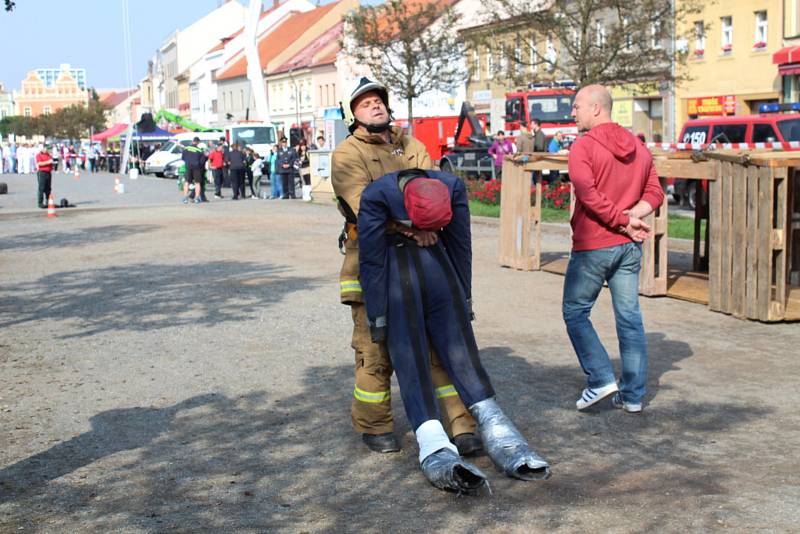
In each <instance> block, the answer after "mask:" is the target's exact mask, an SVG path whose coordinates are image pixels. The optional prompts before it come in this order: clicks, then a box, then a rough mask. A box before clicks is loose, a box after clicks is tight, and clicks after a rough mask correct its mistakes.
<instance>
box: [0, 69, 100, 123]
mask: <svg viewBox="0 0 800 534" xmlns="http://www.w3.org/2000/svg"><path fill="white" fill-rule="evenodd" d="M14 100H15V102H16V108H17V109H16V111H17V113H18V114H19V115H23V116H26V117H37V116H39V115H49V114H51V113H55V112H56V111H58V110H59V109H62V108H66V107H69V106H74V105H80V106H88V105H89V91H88V90H86V89H82V88H81V87H80V85H78V81H77V80H76V79H75V78H73V77H72V74H71V72H70V68H69V65H62V68H61V71H60V73H59V76H58V78H56V81H55V82H54V83H53V84H52V85H51V86H47V85H46V84H45V82H44V80H42V79H41V78H39V75H38V74H36V71H35V70H32V71H29V72H28V75H27V76H26V77H25V79H24V80H22V87H21V89H20V91H19V92H18V93H15V95H14Z"/></svg>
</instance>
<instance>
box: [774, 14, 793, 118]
mask: <svg viewBox="0 0 800 534" xmlns="http://www.w3.org/2000/svg"><path fill="white" fill-rule="evenodd" d="M782 7H783V11H782V20H781V21H779V22H780V28H781V38H782V42H781V44H782V48H781V49H780V50H778V51H777V52H775V53H774V54H773V55H772V62H773V64H774V65H775V67H776V68H777V70H778V75H779V76H780V78H781V100H782V101H783V102H784V103H789V102H791V103H794V102H800V0H783V6H782Z"/></svg>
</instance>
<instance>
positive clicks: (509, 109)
mask: <svg viewBox="0 0 800 534" xmlns="http://www.w3.org/2000/svg"><path fill="white" fill-rule="evenodd" d="M574 101H575V88H574V86H572V85H564V86H558V87H537V86H533V88H532V89H528V90H524V91H513V92H511V93H506V116H505V119H506V127H505V129H506V133H507V134H508V135H511V136H512V137H516V136H517V135H519V133H520V131H521V130H522V129H524V128H525V127H527V125H528V123H529V122H530V121H531V120H532V119H539V120H540V121H542V130H543V131H544V134H545V135H546V136H547V137H552V136H553V135H555V133H556V132H561V133H563V134H566V135H567V136H568V137H574V136H576V135H577V134H578V130H577V128H576V127H575V121H574V120H573V119H572V117H571V113H572V103H573V102H574Z"/></svg>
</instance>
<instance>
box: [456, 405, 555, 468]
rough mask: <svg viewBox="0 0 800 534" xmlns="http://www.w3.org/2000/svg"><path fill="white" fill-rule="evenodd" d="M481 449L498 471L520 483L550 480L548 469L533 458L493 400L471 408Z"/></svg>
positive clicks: (545, 462)
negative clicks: (516, 479) (518, 480)
mask: <svg viewBox="0 0 800 534" xmlns="http://www.w3.org/2000/svg"><path fill="white" fill-rule="evenodd" d="M469 411H470V412H472V416H473V417H474V418H475V420H476V421H478V432H479V433H480V435H481V439H482V440H483V447H484V449H485V450H486V453H487V454H488V455H489V458H491V459H492V461H493V462H494V464H495V465H496V466H497V467H498V469H500V470H502V471H504V472H505V473H506V474H507V475H508V476H510V477H513V478H519V479H520V480H545V479H547V478H550V465H549V464H548V463H547V461H546V460H544V459H543V458H542V457H541V456H539V455H538V454H536V453H535V452H534V451H533V450H532V449H531V448H530V445H528V442H527V441H525V438H524V437H522V434H520V432H519V430H517V428H516V427H515V426H514V423H512V422H511V420H510V419H509V418H508V417H506V415H505V414H504V413H503V410H501V409H500V406H498V405H497V402H496V401H495V400H494V399H486V400H483V401H480V402H478V403H475V404H473V405H472V406H470V408H469Z"/></svg>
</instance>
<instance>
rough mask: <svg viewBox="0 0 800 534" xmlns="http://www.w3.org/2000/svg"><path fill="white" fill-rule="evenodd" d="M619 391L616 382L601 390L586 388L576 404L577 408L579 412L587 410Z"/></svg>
mask: <svg viewBox="0 0 800 534" xmlns="http://www.w3.org/2000/svg"><path fill="white" fill-rule="evenodd" d="M617 391H619V388H617V383H616V382H611V383H610V384H606V385H605V386H603V387H601V388H586V389H584V390H583V393H582V394H581V398H580V399H578V401H577V402H576V403H575V406H576V407H577V408H578V410H585V409H586V408H588V407H589V406H592V405H593V404H595V403H598V402H600V401H601V400H603V399H605V398H606V397H608V396H609V395H612V394H614V393H616V392H617Z"/></svg>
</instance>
